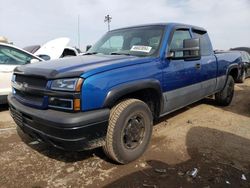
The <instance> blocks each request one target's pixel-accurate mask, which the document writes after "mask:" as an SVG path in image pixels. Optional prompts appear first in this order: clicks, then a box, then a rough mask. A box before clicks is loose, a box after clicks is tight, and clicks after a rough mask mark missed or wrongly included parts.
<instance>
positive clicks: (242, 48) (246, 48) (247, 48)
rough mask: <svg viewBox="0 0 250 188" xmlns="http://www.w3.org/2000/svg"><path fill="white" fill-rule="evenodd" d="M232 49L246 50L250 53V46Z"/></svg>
mask: <svg viewBox="0 0 250 188" xmlns="http://www.w3.org/2000/svg"><path fill="white" fill-rule="evenodd" d="M230 50H236V51H245V52H247V53H248V54H249V55H250V47H238V48H231V49H230Z"/></svg>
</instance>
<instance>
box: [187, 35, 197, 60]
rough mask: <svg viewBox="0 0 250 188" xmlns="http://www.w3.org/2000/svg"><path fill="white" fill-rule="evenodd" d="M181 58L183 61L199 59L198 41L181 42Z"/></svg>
mask: <svg viewBox="0 0 250 188" xmlns="http://www.w3.org/2000/svg"><path fill="white" fill-rule="evenodd" d="M183 47H184V50H183V53H184V55H183V57H184V59H187V60H188V59H191V60H193V59H200V58H201V53H200V39H199V38H196V39H186V40H184V41H183Z"/></svg>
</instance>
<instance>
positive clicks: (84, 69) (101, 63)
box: [15, 55, 156, 79]
mask: <svg viewBox="0 0 250 188" xmlns="http://www.w3.org/2000/svg"><path fill="white" fill-rule="evenodd" d="M153 59H156V58H155V57H135V56H123V55H84V56H76V57H68V58H62V59H57V60H52V61H44V62H39V63H35V64H29V65H25V66H20V67H17V68H16V69H15V73H17V74H25V75H32V76H39V77H44V78H46V79H57V78H67V77H79V76H81V75H83V76H84V77H85V78H86V77H88V76H91V75H93V74H96V73H99V72H104V71H107V70H111V69H116V68H121V67H124V66H131V65H135V64H140V63H146V62H150V61H152V60H153Z"/></svg>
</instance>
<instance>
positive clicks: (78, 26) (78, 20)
mask: <svg viewBox="0 0 250 188" xmlns="http://www.w3.org/2000/svg"><path fill="white" fill-rule="evenodd" d="M77 32H78V48H79V49H81V44H80V40H81V38H80V15H79V14H78V17H77Z"/></svg>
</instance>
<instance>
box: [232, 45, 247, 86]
mask: <svg viewBox="0 0 250 188" xmlns="http://www.w3.org/2000/svg"><path fill="white" fill-rule="evenodd" d="M231 50H233V51H239V52H240V53H241V59H242V70H241V74H240V77H239V79H238V82H240V83H243V82H244V80H245V79H246V78H247V77H250V48H246V47H239V48H232V49H231ZM240 50H241V51H240Z"/></svg>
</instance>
